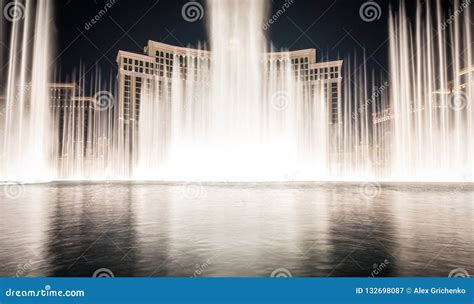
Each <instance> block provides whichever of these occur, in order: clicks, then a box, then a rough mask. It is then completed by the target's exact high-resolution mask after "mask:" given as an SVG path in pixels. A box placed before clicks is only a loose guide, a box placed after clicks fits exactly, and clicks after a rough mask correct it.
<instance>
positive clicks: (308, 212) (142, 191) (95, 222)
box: [0, 183, 474, 277]
mask: <svg viewBox="0 0 474 304" xmlns="http://www.w3.org/2000/svg"><path fill="white" fill-rule="evenodd" d="M374 187H375V188H374ZM364 189H365V190H367V189H369V191H364ZM361 190H362V191H361ZM373 190H375V191H373ZM473 198H474V186H473V185H472V184H470V185H469V184H381V186H380V188H377V185H369V188H367V185H363V186H362V187H361V184H349V183H343V184H338V183H325V184H319V183H295V184H293V183H286V184H178V183H176V184H156V183H101V184H99V183H48V184H38V185H10V186H0V229H1V235H0V275H1V276H92V275H93V273H94V272H95V271H96V270H98V269H101V268H106V269H109V270H110V271H111V272H113V274H114V275H115V276H145V277H146V276H251V277H255V276H257V277H266V276H270V275H271V273H272V272H273V273H274V275H275V274H276V275H278V274H282V275H286V274H291V275H292V276H294V277H298V276H303V277H306V276H362V277H368V276H372V275H373V276H443V277H444V276H448V274H449V273H450V271H451V270H453V269H456V268H463V269H465V270H466V271H467V272H468V273H471V274H473V273H474V265H473V258H472V257H473V256H474V245H473V244H474V243H473V240H474V236H473V201H474V200H473Z"/></svg>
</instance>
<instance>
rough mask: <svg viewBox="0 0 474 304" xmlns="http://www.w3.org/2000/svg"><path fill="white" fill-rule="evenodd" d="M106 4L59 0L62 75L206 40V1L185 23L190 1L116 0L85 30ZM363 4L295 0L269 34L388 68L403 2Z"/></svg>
mask: <svg viewBox="0 0 474 304" xmlns="http://www.w3.org/2000/svg"><path fill="white" fill-rule="evenodd" d="M109 1H110V0H109ZM112 1H113V0H112ZM222 1H225V0H222ZM269 1H271V8H270V11H271V12H270V14H273V13H275V12H276V11H277V10H278V9H279V8H281V7H282V5H283V4H284V3H285V0H269ZM443 1H444V2H446V3H447V2H449V0H443ZM107 2H108V1H104V0H61V1H59V0H56V1H55V3H56V7H55V15H56V20H55V27H56V35H57V58H56V62H57V63H58V64H59V65H60V66H61V70H62V74H63V75H64V74H67V73H70V71H72V70H73V69H74V68H75V67H77V66H78V65H79V63H80V62H82V63H83V64H84V65H85V66H86V68H91V67H93V66H94V64H95V63H96V62H98V64H99V66H100V68H101V70H102V71H103V73H104V74H108V73H112V74H113V75H115V73H116V65H115V58H116V55H117V52H118V50H120V49H122V50H127V51H132V52H138V53H142V52H143V46H145V45H146V42H147V41H148V40H156V41H161V42H164V43H169V44H173V45H178V46H186V45H197V43H198V42H199V41H206V40H207V35H206V9H205V1H198V2H199V3H201V4H202V5H203V7H204V18H203V19H202V20H200V21H197V22H187V21H186V20H184V19H183V17H182V15H181V9H182V7H183V5H185V4H186V3H188V2H189V1H188V0H158V1H157V0H115V4H114V5H113V6H112V7H111V8H110V9H109V10H108V12H107V13H106V14H105V15H104V16H103V17H102V18H101V19H100V20H99V21H98V22H97V23H96V24H95V25H93V26H92V27H91V28H90V29H86V23H87V22H88V21H89V20H90V19H92V18H94V16H95V15H97V14H98V12H99V11H100V10H101V9H103V8H104V5H105V4H106V3H107ZM365 2H367V1H366V0H294V3H293V4H292V5H291V6H290V8H289V9H287V10H286V12H285V13H284V14H283V15H282V16H281V17H280V18H279V19H278V20H277V21H276V22H275V23H274V24H273V25H272V26H271V27H270V35H269V37H270V39H271V40H272V41H273V44H274V45H275V46H277V47H279V48H290V50H297V49H304V48H316V49H317V51H318V53H319V55H318V57H319V58H318V60H319V59H321V56H326V55H325V54H329V59H337V58H346V57H347V56H348V55H350V54H353V53H354V52H358V53H359V54H361V53H362V50H363V49H365V52H366V55H367V57H368V66H369V69H375V70H380V71H384V70H386V69H387V56H388V52H387V50H388V41H387V37H388V35H387V27H388V15H389V6H390V5H392V6H393V7H395V8H398V5H399V3H398V0H390V1H389V0H376V3H377V4H378V5H379V6H380V8H381V15H380V18H379V19H378V20H375V21H373V22H365V21H364V20H362V18H361V17H360V14H359V9H360V7H361V5H363V4H364V3H365ZM406 2H407V3H408V8H409V10H410V12H413V11H414V10H413V3H415V1H412V0H407V1H406ZM323 54H324V55H323ZM91 71H92V70H91Z"/></svg>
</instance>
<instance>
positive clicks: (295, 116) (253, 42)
mask: <svg viewBox="0 0 474 304" xmlns="http://www.w3.org/2000/svg"><path fill="white" fill-rule="evenodd" d="M15 3H18V2H15ZM267 4H268V2H267V1H264V0H228V1H220V0H209V1H208V2H207V6H206V8H207V12H206V13H207V14H206V18H208V20H207V21H208V29H209V37H210V39H209V40H210V41H209V44H210V49H211V51H212V58H211V59H212V61H210V62H206V63H205V64H206V65H208V69H207V70H205V69H202V66H200V65H202V64H203V63H195V62H194V61H192V62H187V63H186V64H185V62H180V59H179V56H177V55H175V56H174V58H173V59H174V60H173V61H174V68H173V73H172V77H171V81H170V84H169V86H168V85H166V87H165V89H164V90H166V92H168V91H170V93H169V96H166V97H163V94H162V93H163V92H156V91H153V90H151V89H150V88H149V87H146V86H145V88H144V89H143V91H142V93H141V97H142V102H141V104H140V108H139V110H140V113H141V117H140V118H139V121H138V122H135V121H131V122H130V123H131V124H136V125H135V126H134V131H133V132H134V136H130V134H128V135H127V136H125V137H123V136H121V134H122V133H123V130H119V129H120V128H119V126H120V124H119V119H118V114H117V108H118V105H117V100H116V99H115V98H114V97H113V94H112V93H113V92H114V90H113V85H105V84H104V83H101V82H100V81H98V80H95V81H91V82H92V83H93V85H91V88H92V89H93V91H95V92H97V91H101V90H103V89H104V88H108V90H110V91H112V93H109V95H107V94H105V95H106V96H105V100H104V97H101V98H100V97H99V98H93V99H92V101H90V100H89V101H90V102H89V104H88V105H86V103H85V102H84V104H83V105H82V107H79V108H78V109H71V107H64V115H63V117H64V118H65V119H64V120H60V119H59V117H60V116H59V115H58V110H57V109H52V108H51V104H50V101H49V95H48V94H49V89H48V83H50V82H52V80H53V79H54V78H53V77H52V70H53V67H54V66H53V62H52V61H51V53H52V52H53V49H54V48H53V45H54V44H52V43H51V40H52V39H51V38H52V37H51V18H50V17H51V16H50V11H51V5H52V4H51V2H49V1H46V0H38V1H28V3H27V5H26V6H25V7H24V11H23V15H24V18H22V19H20V20H17V21H16V22H12V23H9V27H8V28H9V29H11V33H10V35H9V38H10V40H9V42H6V41H5V43H4V44H8V45H9V47H10V54H9V66H8V69H6V71H7V72H6V75H4V76H5V77H4V80H5V81H6V88H7V89H6V91H5V92H3V94H4V95H5V97H6V102H5V103H6V109H5V110H4V111H1V113H2V115H0V142H1V146H0V180H2V181H5V180H7V181H12V180H16V181H27V182H33V181H45V180H161V181H163V180H166V181H190V180H192V181H195V180H201V181H289V180H302V181H307V180H311V181H327V180H332V181H351V180H383V181H418V182H422V181H474V175H473V174H472V173H473V172H474V159H473V155H474V142H473V138H474V133H473V132H474V126H473V123H474V107H473V106H472V101H473V98H472V96H473V72H472V67H473V66H474V63H473V52H472V23H471V17H470V15H469V14H468V13H464V14H459V16H458V17H457V18H456V19H455V21H453V22H451V24H450V25H449V26H447V27H446V28H444V25H445V16H444V13H443V12H442V11H441V9H440V8H438V7H437V6H436V5H435V4H434V5H432V6H431V7H430V6H426V5H424V6H421V5H420V6H419V7H420V8H419V12H418V14H417V18H415V21H414V22H413V27H409V26H408V24H409V23H410V22H409V20H408V18H407V17H406V16H405V13H404V9H403V7H402V8H401V11H400V13H398V14H397V15H396V16H391V18H390V28H389V30H388V34H389V40H390V72H389V73H388V74H389V77H388V79H387V87H388V88H386V89H385V91H384V92H385V93H384V94H383V95H382V96H381V97H380V98H376V99H374V98H372V97H371V95H372V90H380V88H376V86H375V85H373V86H372V85H369V80H368V77H367V71H366V69H365V66H364V65H362V66H360V65H359V64H357V62H349V61H347V62H346V63H345V69H346V72H345V76H344V77H345V80H344V81H345V82H344V87H343V89H344V98H343V100H342V108H341V114H342V119H341V122H340V123H338V124H336V125H332V126H331V125H330V124H329V123H328V119H327V112H326V111H327V109H328V106H329V105H328V104H327V103H326V102H325V101H324V100H325V99H324V98H323V96H324V94H326V93H328V92H324V91H323V90H322V88H321V87H318V86H316V88H315V94H314V95H311V94H308V91H309V88H308V87H309V84H308V83H306V82H304V81H301V78H300V77H298V76H297V75H296V76H295V71H293V70H292V68H291V67H290V64H289V63H290V60H289V57H288V55H281V54H280V55H278V56H277V57H278V60H279V63H278V64H277V63H276V62H274V61H272V62H271V63H269V61H268V60H264V54H265V53H266V52H272V51H275V50H273V49H272V47H270V46H269V45H271V43H270V42H269V41H267V40H266V38H265V36H264V35H263V29H262V25H263V24H264V20H266V15H267V14H268V7H267ZM453 5H454V7H459V5H460V3H459V1H457V2H456V1H455V3H454V4H453ZM425 15H428V16H433V17H434V18H428V17H426V16H425ZM2 18H3V17H2ZM4 23H5V22H4V20H2V24H4ZM436 33H439V35H438V34H436ZM2 37H3V36H2ZM202 51H203V50H202ZM269 56H270V55H269ZM270 57H271V56H270ZM267 59H268V57H267ZM196 68H198V70H199V72H196V73H195V69H196ZM296 72H298V71H296ZM77 74H78V76H76V77H72V79H73V80H77V81H76V82H77V84H78V86H79V88H81V89H84V87H85V84H84V83H85V82H86V81H84V79H82V76H83V74H84V70H83V69H82V67H81V69H80V70H79V71H78V72H77ZM296 74H297V73H296ZM186 75H187V76H186ZM349 75H351V76H349ZM349 77H351V78H349ZM100 78H101V77H100V72H98V73H97V77H96V79H100ZM151 82H155V84H156V82H158V79H156V78H155V79H152V80H151ZM154 87H155V88H156V87H157V86H154ZM369 87H371V89H368V88H369ZM78 90H79V89H78ZM388 93H389V94H388ZM369 100H370V102H369ZM104 101H105V103H103V102H104ZM91 103H92V104H91ZM375 112H378V113H383V115H379V116H375V117H373V116H372V114H373V113H375ZM355 113H357V115H355ZM85 117H89V120H86V118H85ZM374 118H375V119H382V120H383V119H385V118H386V119H387V120H386V122H385V123H383V124H377V125H374V124H373V123H372V120H373V119H374ZM127 130H128V129H127ZM121 132H122V133H121ZM125 133H127V132H125ZM128 133H130V132H128ZM122 135H123V134H122Z"/></svg>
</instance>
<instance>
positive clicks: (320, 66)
mask: <svg viewBox="0 0 474 304" xmlns="http://www.w3.org/2000/svg"><path fill="white" fill-rule="evenodd" d="M211 56H212V53H211V52H209V51H205V50H197V49H191V48H184V47H177V46H173V45H168V44H164V43H160V42H155V41H148V45H147V46H146V47H145V48H144V54H136V53H131V52H126V51H119V53H118V55H117V65H118V79H117V80H118V118H119V140H120V139H122V140H123V143H129V145H130V146H129V147H128V148H127V147H125V146H124V149H125V150H128V152H126V153H133V151H132V147H133V146H135V143H136V140H137V138H136V137H137V136H136V134H137V131H138V124H137V122H138V121H139V119H140V102H141V99H142V96H143V93H144V92H145V90H151V91H154V90H155V89H157V88H155V87H154V86H156V85H158V86H159V88H158V91H160V92H164V93H165V94H166V93H168V94H171V92H170V90H171V86H170V85H168V86H166V84H169V83H171V78H172V75H173V69H174V68H176V67H180V68H181V75H182V76H183V77H186V73H187V72H189V71H190V70H189V69H188V68H187V66H186V65H187V63H189V62H190V61H191V62H192V66H193V67H199V68H196V70H194V72H195V73H200V74H199V75H200V77H201V79H202V80H203V81H206V76H207V75H208V74H207V73H206V72H207V71H208V70H209V68H210V66H211V60H212V58H211ZM265 58H266V60H267V66H279V65H280V64H281V63H282V62H283V61H287V63H288V64H291V66H292V69H293V70H294V71H295V73H297V77H299V79H300V81H303V82H306V84H305V85H304V86H303V87H304V88H305V90H306V92H305V93H306V94H309V96H314V94H315V93H316V88H317V87H319V88H321V87H322V88H323V92H324V96H325V98H326V100H327V105H328V109H327V118H328V119H327V121H328V123H329V124H330V125H331V126H332V127H333V128H341V125H342V121H343V118H342V109H341V102H342V98H341V94H342V88H341V85H342V74H341V67H342V63H343V61H342V60H338V61H330V62H316V50H315V49H306V50H298V51H292V52H273V53H267V54H265ZM288 61H289V62H288ZM197 69H200V70H199V71H198V70H197ZM166 87H167V88H168V90H167V89H165V88H166ZM166 91H168V92H166ZM129 159H130V161H132V160H131V159H132V157H129Z"/></svg>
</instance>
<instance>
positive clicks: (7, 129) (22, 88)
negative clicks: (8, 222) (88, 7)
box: [0, 0, 54, 181]
mask: <svg viewBox="0 0 474 304" xmlns="http://www.w3.org/2000/svg"><path fill="white" fill-rule="evenodd" d="M7 5H9V6H8V7H6V9H5V10H4V12H5V14H6V16H5V18H6V19H8V20H9V21H11V22H12V25H11V37H10V43H9V46H10V55H9V58H8V62H9V65H8V74H7V79H6V92H4V93H5V97H6V99H5V100H6V104H5V105H4V107H5V109H4V115H3V117H4V121H3V132H2V134H3V138H1V142H2V147H1V149H0V155H1V156H2V158H1V162H0V172H1V173H0V176H1V179H2V180H23V181H40V180H49V179H51V178H54V175H53V170H52V163H51V160H52V159H51V150H50V147H51V144H52V142H51V131H52V130H51V125H50V111H49V96H48V89H47V85H48V81H49V79H50V77H49V76H50V75H49V70H50V56H51V54H50V50H51V37H50V22H51V15H50V5H51V3H50V2H49V1H47V0H39V1H38V2H37V3H36V6H35V3H34V2H32V1H28V2H26V5H23V4H22V3H20V2H19V1H14V2H12V3H9V4H7Z"/></svg>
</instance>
